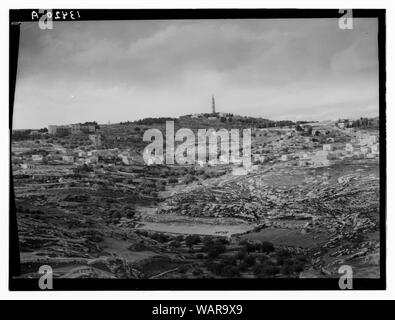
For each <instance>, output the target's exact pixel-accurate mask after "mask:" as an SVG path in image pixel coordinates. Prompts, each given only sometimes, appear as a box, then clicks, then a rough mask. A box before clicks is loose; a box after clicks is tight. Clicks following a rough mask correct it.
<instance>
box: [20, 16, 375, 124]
mask: <svg viewBox="0 0 395 320" xmlns="http://www.w3.org/2000/svg"><path fill="white" fill-rule="evenodd" d="M212 94H214V95H215V98H216V105H217V111H221V112H232V113H234V114H239V115H249V116H258V117H264V118H269V119H275V120H280V119H289V120H328V119H337V118H339V117H351V118H356V117H360V116H377V115H378V52H377V20H376V19H354V28H353V29H352V30H340V29H339V27H338V22H337V20H336V19H286V20H285V19H284V20H283V19H280V20H189V21H187V20H181V21H176V20H173V21H171V20H169V21H158V20H156V21H106V22H100V21H98V22H60V23H55V24H54V29H53V30H40V29H39V28H38V24H37V23H23V24H22V27H21V39H20V52H19V65H18V74H17V85H16V92H15V106H14V128H17V129H18V128H41V127H46V126H47V125H49V124H68V123H77V122H85V121H93V120H95V121H97V122H99V123H107V122H108V121H110V122H111V123H115V122H119V121H126V120H137V119H141V118H144V117H159V116H172V117H176V116H180V115H184V114H190V113H200V112H210V111H211V95H212Z"/></svg>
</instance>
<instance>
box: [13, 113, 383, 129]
mask: <svg viewBox="0 0 395 320" xmlns="http://www.w3.org/2000/svg"><path fill="white" fill-rule="evenodd" d="M203 113H204V112H203ZM205 113H207V114H209V113H210V112H205ZM217 113H223V111H218V112H217ZM224 113H231V112H224ZM199 114H200V113H199ZM186 115H194V114H193V113H189V114H185V115H180V116H177V117H170V116H156V117H146V118H141V119H136V120H123V121H114V122H112V121H110V125H115V124H121V123H125V122H128V121H129V122H131V123H133V122H137V121H139V120H144V119H147V118H167V117H168V118H174V119H179V118H180V117H182V116H186ZM233 115H235V116H241V117H249V118H262V119H266V120H269V121H292V122H298V121H302V122H325V121H337V120H339V119H348V120H358V119H360V118H369V119H372V118H379V115H372V116H360V117H354V118H350V117H338V118H336V119H323V120H314V119H305V120H292V119H269V118H265V117H254V116H249V115H240V114H233ZM85 122H96V123H97V124H98V125H99V126H100V125H108V122H98V121H96V120H94V119H93V120H84V121H79V122H70V123H50V124H47V125H46V126H43V127H29V128H12V130H40V129H43V128H48V126H51V125H55V126H67V125H71V124H79V123H80V124H82V123H85Z"/></svg>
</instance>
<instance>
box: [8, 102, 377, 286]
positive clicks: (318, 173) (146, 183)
mask: <svg viewBox="0 0 395 320" xmlns="http://www.w3.org/2000/svg"><path fill="white" fill-rule="evenodd" d="M169 120H172V121H174V123H175V126H176V129H177V128H191V129H192V130H194V131H195V130H197V129H199V128H207V129H208V128H213V129H214V130H219V129H221V128H226V129H231V128H241V129H243V128H251V136H252V141H251V145H250V146H249V147H250V148H251V154H252V159H251V164H252V165H251V166H249V167H248V168H246V167H244V166H243V165H242V164H241V163H235V162H232V163H221V161H220V160H221V155H220V153H218V160H219V161H216V162H215V163H212V162H211V163H210V162H209V161H207V162H205V163H202V162H198V161H196V162H195V163H188V164H186V165H179V164H174V165H165V164H151V165H149V164H146V163H145V162H144V161H143V150H144V148H145V147H146V145H147V142H144V141H143V135H144V132H145V131H146V130H148V129H150V128H158V129H159V130H161V131H164V130H165V124H166V121H169ZM378 126H379V123H378V118H374V119H368V118H361V119H355V120H349V119H339V120H336V121H325V122H292V121H271V120H267V119H262V118H252V117H242V116H236V115H233V114H229V113H218V112H216V111H215V101H214V98H213V110H212V112H211V113H208V114H194V115H186V116H182V117H179V118H176V119H171V118H147V119H142V120H139V121H133V122H129V121H128V122H124V123H118V124H97V123H96V122H87V123H79V124H70V125H49V126H48V128H44V129H39V130H14V131H13V133H12V145H11V160H12V175H13V190H14V194H15V206H16V214H17V221H18V236H19V244H20V252H21V265H22V271H23V277H35V276H37V270H38V266H39V265H42V264H43V263H44V262H45V264H50V265H51V266H53V268H54V273H55V276H57V277H67V278H76V277H96V278H232V277H244V278H255V277H279V278H281V277H295V278H297V277H301V278H311V277H313V278H316V277H337V276H338V273H337V270H338V267H339V265H341V264H344V263H345V262H346V264H348V265H352V266H353V268H354V270H355V271H354V273H355V276H356V277H358V276H360V277H373V278H374V277H378V276H379V258H380V257H379V249H380V248H379V216H380V213H379V182H380V181H379V156H380V145H379V140H380V137H379V131H378ZM218 144H219V142H218ZM242 148H243V147H241V149H242Z"/></svg>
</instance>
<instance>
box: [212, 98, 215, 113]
mask: <svg viewBox="0 0 395 320" xmlns="http://www.w3.org/2000/svg"><path fill="white" fill-rule="evenodd" d="M211 104H212V108H213V114H215V99H214V95H212V96H211Z"/></svg>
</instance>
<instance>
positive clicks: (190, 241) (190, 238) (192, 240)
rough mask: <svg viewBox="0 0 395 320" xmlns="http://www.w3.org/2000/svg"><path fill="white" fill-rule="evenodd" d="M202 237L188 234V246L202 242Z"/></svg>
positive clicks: (186, 240)
mask: <svg viewBox="0 0 395 320" xmlns="http://www.w3.org/2000/svg"><path fill="white" fill-rule="evenodd" d="M200 241H201V240H200V237H199V236H198V235H188V236H187V237H186V238H185V243H186V245H187V246H193V245H194V244H198V243H200Z"/></svg>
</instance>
